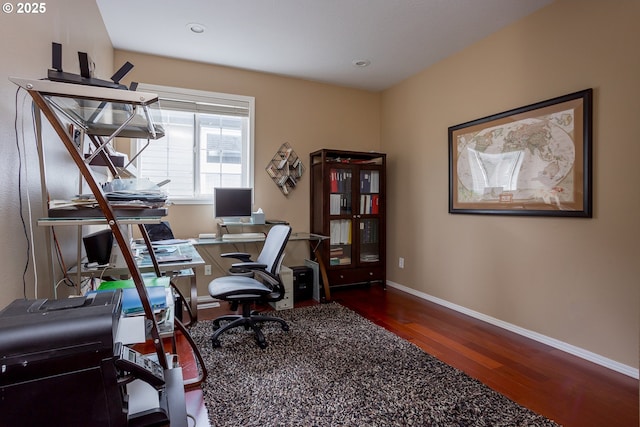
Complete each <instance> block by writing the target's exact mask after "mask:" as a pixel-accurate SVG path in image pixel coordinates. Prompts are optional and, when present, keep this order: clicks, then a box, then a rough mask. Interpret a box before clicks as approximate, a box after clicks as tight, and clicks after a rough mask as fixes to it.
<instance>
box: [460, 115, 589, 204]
mask: <svg viewBox="0 0 640 427" xmlns="http://www.w3.org/2000/svg"><path fill="white" fill-rule="evenodd" d="M457 151H458V157H457V173H458V201H459V202H474V203H478V202H496V201H499V202H503V203H511V202H524V201H540V202H544V203H546V204H553V205H555V207H557V208H559V209H562V203H565V202H572V201H573V200H572V197H573V194H574V192H573V185H574V182H573V173H572V171H573V166H574V163H575V158H576V152H575V145H574V110H573V109H571V110H566V111H560V112H555V113H552V114H549V115H545V116H540V117H536V118H529V119H523V120H519V121H515V122H511V123H506V124H501V125H498V126H495V127H491V128H487V129H483V130H481V131H476V132H470V133H466V134H463V135H459V136H458V138H457Z"/></svg>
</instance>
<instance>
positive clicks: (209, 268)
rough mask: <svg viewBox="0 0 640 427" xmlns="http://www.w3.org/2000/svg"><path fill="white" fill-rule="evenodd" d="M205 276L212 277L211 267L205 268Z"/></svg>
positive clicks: (206, 266)
mask: <svg viewBox="0 0 640 427" xmlns="http://www.w3.org/2000/svg"><path fill="white" fill-rule="evenodd" d="M204 275H205V276H211V265H209V264H207V265H205V266H204Z"/></svg>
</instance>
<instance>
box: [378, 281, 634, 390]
mask: <svg viewBox="0 0 640 427" xmlns="http://www.w3.org/2000/svg"><path fill="white" fill-rule="evenodd" d="M387 286H390V287H392V288H396V289H399V290H401V291H403V292H406V293H408V294H411V295H415V296H417V297H418V298H422V299H425V300H427V301H431V302H433V303H435V304H438V305H441V306H443V307H446V308H449V309H451V310H454V311H457V312H459V313H463V314H466V315H467V316H471V317H473V318H476V319H478V320H482V321H484V322H487V323H490V324H492V325H495V326H498V327H500V328H502V329H506V330H508V331H511V332H514V333H516V334H518V335H522V336H524V337H527V338H529V339H532V340H534V341H538V342H541V343H543V344H546V345H548V346H551V347H553V348H557V349H558V350H562V351H564V352H566V353H569V354H572V355H574V356H577V357H580V358H581V359H585V360H588V361H590V362H593V363H596V364H598V365H600V366H604V367H605V368H608V369H611V370H613V371H616V372H620V373H621V374H624V375H627V376H629V377H632V378H635V379H638V378H639V373H638V369H636V368H633V367H631V366H628V365H624V364H622V363H620V362H616V361H615V360H612V359H609V358H607V357H604V356H601V355H599V354H596V353H593V352H591V351H588V350H585V349H583V348H580V347H576V346H574V345H571V344H567V343H565V342H563V341H560V340H557V339H555V338H551V337H548V336H546V335H542V334H539V333H537V332H533V331H530V330H528V329H524V328H521V327H519V326H516V325H513V324H511V323H507V322H504V321H502V320H499V319H496V318H494V317H491V316H487V315H486V314H482V313H480V312H477V311H474V310H470V309H468V308H465V307H463V306H460V305H457V304H453V303H451V302H449V301H446V300H443V299H440V298H437V297H434V296H432V295H429V294H426V293H424V292H420V291H416V290H415V289H411V288H408V287H406V286H403V285H400V284H399V283H395V282H392V281H390V280H387Z"/></svg>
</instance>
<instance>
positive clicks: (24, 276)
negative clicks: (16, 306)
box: [13, 87, 31, 299]
mask: <svg viewBox="0 0 640 427" xmlns="http://www.w3.org/2000/svg"><path fill="white" fill-rule="evenodd" d="M19 93H20V87H18V89H17V90H16V96H15V109H16V116H15V119H14V121H13V128H14V131H15V133H16V149H17V150H18V205H19V208H20V220H21V221H22V230H23V232H24V237H25V239H26V241H27V261H26V262H25V265H24V270H23V271H22V294H23V296H24V298H25V299H27V270H28V269H29V261H30V259H31V254H30V252H29V250H30V248H31V240H30V239H29V232H28V231H27V224H26V222H25V219H24V214H23V212H22V209H23V208H22V151H21V150H20V137H19V134H18V94H19ZM28 191H29V189H28V188H27V192H28Z"/></svg>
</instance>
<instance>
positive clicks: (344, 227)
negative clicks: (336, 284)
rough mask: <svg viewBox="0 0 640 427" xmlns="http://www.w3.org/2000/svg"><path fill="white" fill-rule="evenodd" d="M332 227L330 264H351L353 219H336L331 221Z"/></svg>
mask: <svg viewBox="0 0 640 427" xmlns="http://www.w3.org/2000/svg"><path fill="white" fill-rule="evenodd" d="M329 224H330V228H331V236H330V241H329V242H330V248H329V264H330V265H349V264H351V252H352V241H351V220H350V219H335V220H331V221H330V222H329Z"/></svg>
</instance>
